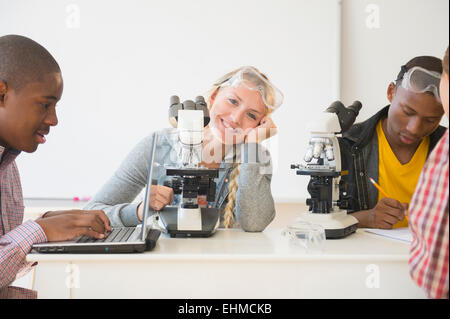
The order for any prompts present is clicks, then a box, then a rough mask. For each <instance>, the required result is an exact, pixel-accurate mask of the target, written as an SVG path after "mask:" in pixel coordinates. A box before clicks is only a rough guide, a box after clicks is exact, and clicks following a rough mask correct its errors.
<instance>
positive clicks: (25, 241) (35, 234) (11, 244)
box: [0, 220, 47, 289]
mask: <svg viewBox="0 0 450 319" xmlns="http://www.w3.org/2000/svg"><path fill="white" fill-rule="evenodd" d="M46 241H47V237H46V236H45V233H44V231H43V230H42V228H41V226H39V225H38V224H37V223H36V222H34V221H32V220H29V221H26V222H25V223H23V224H22V225H19V226H18V227H16V228H15V229H13V230H12V231H10V232H8V233H7V234H5V235H4V236H1V237H0V289H1V288H4V287H7V286H8V285H10V284H11V283H12V282H13V281H14V280H15V278H16V275H17V273H19V272H20V271H21V269H22V268H24V267H26V266H27V262H26V255H27V254H28V253H29V252H30V251H31V248H32V246H33V244H38V243H43V242H46Z"/></svg>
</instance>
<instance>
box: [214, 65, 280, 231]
mask: <svg viewBox="0 0 450 319" xmlns="http://www.w3.org/2000/svg"><path fill="white" fill-rule="evenodd" d="M243 68H244V67H241V68H239V69H236V70H234V71H232V72H229V73H227V74H225V75H224V76H222V77H221V78H219V79H218V80H217V81H216V82H215V83H214V85H213V87H212V88H211V89H210V90H209V91H208V92H207V93H206V94H205V101H206V103H207V104H208V109H211V108H212V103H211V98H212V96H213V95H214V94H216V92H217V91H218V90H219V89H220V87H221V86H222V84H224V83H225V82H226V81H228V80H229V79H230V78H232V77H233V76H234V75H235V74H236V73H238V72H239V71H241V70H242V69H243ZM252 68H253V69H254V70H255V71H256V72H258V73H259V74H260V75H261V76H262V77H264V78H265V79H266V80H268V78H267V76H266V75H265V74H263V73H261V72H260V71H259V70H258V69H257V68H255V67H252ZM246 80H248V81H250V82H252V83H254V84H256V85H263V86H264V89H265V90H264V92H265V98H266V101H268V102H269V103H273V101H274V99H275V97H274V92H273V89H272V88H271V87H269V86H267V85H265V83H263V82H262V81H261V80H259V79H258V78H256V77H252V78H248V79H246ZM272 112H273V110H272V109H270V108H267V107H266V114H270V113H272ZM234 149H235V148H233V150H234ZM239 166H240V163H239V162H238V161H237V160H235V157H234V160H233V165H232V169H231V173H230V183H229V184H228V203H227V204H226V206H225V208H224V216H223V217H224V225H225V227H226V228H230V227H231V225H232V223H233V219H234V211H235V208H236V194H237V191H238V188H239V185H238V182H237V178H238V176H239V174H240V170H239Z"/></svg>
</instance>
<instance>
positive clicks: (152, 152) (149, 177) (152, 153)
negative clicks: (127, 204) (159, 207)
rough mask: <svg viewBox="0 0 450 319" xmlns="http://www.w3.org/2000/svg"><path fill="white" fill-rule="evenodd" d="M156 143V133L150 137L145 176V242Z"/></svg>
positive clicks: (142, 237)
mask: <svg viewBox="0 0 450 319" xmlns="http://www.w3.org/2000/svg"><path fill="white" fill-rule="evenodd" d="M157 142H158V132H155V133H153V137H152V146H151V148H150V158H149V161H148V175H147V186H146V189H145V198H144V213H143V217H142V229H141V239H142V241H145V239H146V237H147V218H148V211H149V203H150V190H151V186H152V176H153V162H154V159H155V150H156V145H157Z"/></svg>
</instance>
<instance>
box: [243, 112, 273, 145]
mask: <svg viewBox="0 0 450 319" xmlns="http://www.w3.org/2000/svg"><path fill="white" fill-rule="evenodd" d="M277 133H278V128H277V126H276V125H275V123H274V122H273V121H272V118H271V117H270V115H267V116H265V117H263V118H262V119H261V121H260V123H259V126H257V127H255V128H251V129H247V130H246V136H245V143H261V142H262V141H264V140H266V139H268V138H270V137H272V136H274V135H276V134H277Z"/></svg>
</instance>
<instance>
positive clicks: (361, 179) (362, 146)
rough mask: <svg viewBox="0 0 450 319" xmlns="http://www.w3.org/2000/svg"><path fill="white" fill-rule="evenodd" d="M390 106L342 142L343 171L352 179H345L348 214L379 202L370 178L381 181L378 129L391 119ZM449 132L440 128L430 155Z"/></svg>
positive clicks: (356, 128)
mask: <svg viewBox="0 0 450 319" xmlns="http://www.w3.org/2000/svg"><path fill="white" fill-rule="evenodd" d="M389 107H390V105H388V106H386V107H385V108H383V109H382V110H381V111H379V112H378V113H377V114H375V115H374V116H372V117H371V118H369V119H368V120H366V121H364V122H362V123H357V124H354V125H353V126H352V127H351V128H350V129H349V130H348V131H347V132H345V133H344V134H343V136H342V137H341V138H339V145H340V149H341V161H342V171H345V170H348V175H345V176H343V177H342V179H343V180H344V181H346V182H347V193H348V195H349V196H350V197H351V198H352V200H350V202H349V206H350V207H349V208H348V211H349V212H350V213H351V212H357V211H360V210H367V209H372V208H373V207H375V206H376V204H377V201H378V190H377V189H375V188H374V187H372V186H371V187H370V188H369V177H372V178H373V179H375V180H376V181H378V161H379V159H378V136H377V134H376V126H377V124H378V122H379V121H380V119H382V118H385V117H387V114H388V111H389ZM445 131H446V128H445V127H443V126H439V127H438V128H437V129H436V130H435V131H434V132H433V133H432V134H431V135H430V147H429V151H428V155H429V154H430V152H431V151H432V150H433V148H434V147H435V146H436V143H437V142H438V141H439V140H440V138H441V137H442V135H443V134H444V133H445Z"/></svg>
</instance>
